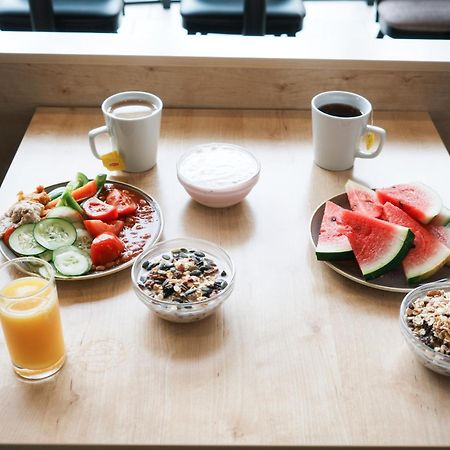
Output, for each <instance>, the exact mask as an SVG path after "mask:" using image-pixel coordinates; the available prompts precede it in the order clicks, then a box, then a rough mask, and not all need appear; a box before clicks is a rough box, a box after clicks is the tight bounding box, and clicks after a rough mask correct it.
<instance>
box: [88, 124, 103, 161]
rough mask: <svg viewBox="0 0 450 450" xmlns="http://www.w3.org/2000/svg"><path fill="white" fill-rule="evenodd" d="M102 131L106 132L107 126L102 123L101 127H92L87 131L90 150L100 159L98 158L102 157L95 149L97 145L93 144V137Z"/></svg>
mask: <svg viewBox="0 0 450 450" xmlns="http://www.w3.org/2000/svg"><path fill="white" fill-rule="evenodd" d="M103 133H106V134H108V127H107V126H105V125H103V126H102V127H98V128H94V129H93V130H91V131H89V133H88V137H89V146H90V147H91V152H92V154H93V155H94V156H95V157H96V158H97V159H100V160H101V159H102V157H101V156H100V155H99V153H98V151H97V147H96V145H95V138H96V137H97V136H98V135H99V134H103Z"/></svg>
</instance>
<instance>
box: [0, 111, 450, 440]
mask: <svg viewBox="0 0 450 450" xmlns="http://www.w3.org/2000/svg"><path fill="white" fill-rule="evenodd" d="M101 122H102V118H101V114H100V111H99V110H97V109H81V108H77V109H64V108H58V109H56V108H54V109H51V108H41V109H39V110H38V111H37V112H36V114H35V115H34V118H33V120H32V122H31V124H30V127H29V129H28V131H27V133H26V136H25V138H24V140H23V142H22V144H21V146H20V148H19V151H18V153H17V155H16V157H15V160H14V162H13V164H12V166H11V168H10V170H9V173H8V175H7V177H6V179H5V181H4V183H3V186H2V188H1V191H0V192H1V195H0V207H1V210H4V209H5V208H6V207H7V206H8V205H9V204H10V203H11V202H12V201H13V199H14V195H15V193H16V192H18V191H19V190H24V191H30V190H32V189H33V188H34V187H35V186H36V185H37V184H38V183H44V184H52V183H55V182H59V181H62V180H68V179H70V178H71V177H72V176H73V175H74V174H75V172H76V171H78V170H81V171H83V172H86V173H87V174H88V175H90V176H94V175H95V174H96V173H98V172H101V171H102V167H101V165H100V163H99V161H97V160H95V159H94V158H93V157H91V155H90V151H89V149H88V143H87V131H88V130H89V129H91V128H93V127H95V126H98V125H100V124H101ZM375 124H377V125H380V126H382V127H384V128H385V129H386V130H387V133H388V141H387V145H386V147H385V149H384V150H383V152H382V153H381V155H380V156H379V157H378V158H376V159H375V160H357V161H356V163H355V166H354V168H353V170H349V171H345V172H328V171H325V170H322V169H320V168H318V167H316V166H315V165H314V164H313V160H312V148H311V131H310V130H311V123H310V113H309V112H299V111H261V110H258V111H256V110H255V111H231V110H188V109H185V110H166V111H165V112H164V114H163V124H162V133H161V141H160V147H159V162H158V165H157V167H155V168H154V169H152V170H151V171H149V172H147V173H143V174H123V175H120V176H117V177H116V179H119V180H122V181H126V182H129V183H131V184H134V185H136V186H139V187H140V188H143V189H144V190H146V191H147V192H149V193H150V194H151V195H153V196H154V197H155V198H156V199H157V200H158V201H159V203H160V205H161V207H162V210H163V212H164V215H165V229H164V233H163V238H165V239H167V238H174V237H178V236H193V237H202V238H205V239H209V240H212V241H215V242H217V243H219V244H220V245H222V246H223V247H224V248H226V249H227V250H228V251H229V252H230V254H231V255H232V257H233V259H234V261H235V264H236V266H237V282H236V288H235V291H234V293H233V294H232V296H231V297H230V299H229V300H228V301H227V302H226V303H225V304H224V305H223V307H222V309H221V310H220V311H219V312H218V313H217V314H215V315H214V316H211V317H210V318H208V319H205V320H204V321H201V322H199V323H194V324H187V325H179V324H173V323H168V322H165V321H163V320H160V319H158V318H157V317H155V316H154V315H153V314H152V313H151V312H150V311H148V310H147V309H146V308H145V306H144V305H142V304H141V303H140V302H139V301H138V299H137V298H136V297H135V295H134V293H133V291H132V288H131V281H130V270H129V269H127V270H124V271H123V272H120V273H119V274H116V275H114V276H110V277H108V278H103V279H98V280H92V281H89V282H59V283H58V291H59V296H60V302H61V309H62V316H63V325H64V332H65V338H66V342H67V349H68V361H67V363H66V365H65V367H64V368H63V370H62V371H61V372H60V373H59V374H58V375H57V376H55V377H53V378H52V379H50V380H48V381H46V382H43V383H39V384H27V383H24V382H21V381H20V380H18V379H17V378H16V377H15V376H14V374H13V372H12V370H11V364H10V361H9V357H8V354H7V350H6V348H5V344H4V340H3V336H2V337H1V338H0V339H1V340H0V398H1V402H0V414H1V416H0V417H1V421H0V443H2V444H5V445H6V444H80V445H83V444H86V445H87V444H129V445H131V444H134V445H148V446H163V445H179V444H180V445H181V444H185V445H273V446H276V445H298V446H308V445H326V446H334V445H336V446H338V445H361V446H365V445H384V446H387V445H405V446H412V445H430V446H431V445H447V444H449V443H450V428H449V426H448V424H449V422H450V379H448V378H445V377H442V376H439V375H436V374H434V373H433V372H430V371H429V370H427V369H425V368H424V367H422V366H421V365H420V364H419V363H418V362H417V361H416V360H415V359H414V357H413V355H412V354H411V353H410V351H409V350H408V348H407V347H406V344H405V343H404V341H403V338H402V337H401V335H400V331H399V326H398V312H399V305H400V302H401V300H402V294H396V293H387V292H382V291H378V290H374V289H370V288H366V287H363V286H361V285H358V284H355V283H353V282H352V281H350V280H347V279H344V278H343V277H341V276H339V275H338V274H336V273H334V272H333V271H332V270H330V269H329V268H328V267H326V266H325V265H324V264H322V263H319V262H317V261H316V260H315V255H314V252H313V249H312V247H311V244H310V242H309V235H308V224H309V219H310V216H311V213H312V212H313V210H314V209H315V208H316V206H317V205H318V204H320V203H321V202H323V201H324V200H326V199H327V198H329V197H331V196H333V195H336V194H338V193H340V192H342V191H343V188H344V184H345V182H346V180H347V179H348V178H349V177H352V178H354V179H355V180H358V181H362V182H365V183H367V184H368V185H371V186H382V185H390V184H393V183H400V182H408V181H411V180H421V181H423V182H425V183H427V184H429V185H430V186H432V187H434V188H435V189H436V190H438V191H439V192H440V193H441V195H442V196H443V198H444V201H445V202H446V204H447V205H450V191H449V189H448V188H449V181H448V180H449V169H450V160H449V155H448V153H447V151H446V150H445V148H444V146H443V144H442V143H441V141H440V139H439V136H438V134H437V133H436V131H435V129H434V127H433V125H432V122H431V120H430V118H429V116H428V115H427V114H425V113H392V112H391V113H382V112H377V113H376V114H375ZM209 141H227V142H232V143H236V144H241V145H243V146H245V147H247V148H248V149H249V150H251V151H252V152H254V154H255V155H256V156H257V157H258V158H259V159H260V161H261V164H262V173H261V179H260V182H259V184H258V185H257V186H256V187H255V189H254V190H253V192H252V193H251V194H250V195H249V197H248V198H247V199H246V200H245V201H244V202H243V203H241V204H240V205H238V206H235V207H233V208H229V209H224V210H216V209H209V208H206V207H203V206H200V205H198V204H196V203H195V202H193V201H191V200H190V198H189V197H188V195H187V194H186V193H185V192H184V190H183V189H182V187H181V186H180V185H179V184H178V182H177V179H176V172H175V162H176V160H177V158H178V157H179V156H180V155H181V153H182V152H184V151H185V150H187V149H188V148H189V147H191V146H192V145H193V144H198V143H203V142H209Z"/></svg>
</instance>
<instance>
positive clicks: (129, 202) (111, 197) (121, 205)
mask: <svg viewBox="0 0 450 450" xmlns="http://www.w3.org/2000/svg"><path fill="white" fill-rule="evenodd" d="M106 203H108V204H110V205H114V206H115V207H116V208H117V211H118V212H119V216H127V215H128V214H134V213H135V212H136V210H137V205H136V203H135V202H134V201H133V199H132V198H131V197H130V196H128V195H127V194H126V193H125V192H123V191H121V190H119V189H113V190H112V191H111V192H110V193H109V194H108V196H107V197H106Z"/></svg>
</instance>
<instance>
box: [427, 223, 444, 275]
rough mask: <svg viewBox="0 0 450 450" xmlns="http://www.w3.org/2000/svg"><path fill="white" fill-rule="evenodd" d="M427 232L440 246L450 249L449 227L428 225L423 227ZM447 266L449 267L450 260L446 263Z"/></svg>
mask: <svg viewBox="0 0 450 450" xmlns="http://www.w3.org/2000/svg"><path fill="white" fill-rule="evenodd" d="M425 228H426V229H427V231H429V232H430V233H431V234H432V235H433V236H434V237H435V238H436V239H437V240H438V241H439V242H440V243H441V244H444V245H445V246H446V247H447V248H450V227H443V226H441V225H435V224H434V223H429V224H428V225H425ZM446 265H447V266H450V258H449V259H448V260H447V262H446Z"/></svg>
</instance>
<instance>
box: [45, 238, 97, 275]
mask: <svg viewBox="0 0 450 450" xmlns="http://www.w3.org/2000/svg"><path fill="white" fill-rule="evenodd" d="M53 264H54V265H55V268H56V270H57V271H58V272H59V273H60V274H61V275H65V276H78V275H83V274H84V273H86V272H87V271H88V270H89V269H90V268H91V265H92V263H91V259H90V258H89V255H88V254H87V253H85V252H83V251H82V250H80V249H79V248H77V247H75V246H73V245H69V246H65V247H60V248H58V249H57V250H55V251H54V252H53Z"/></svg>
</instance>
